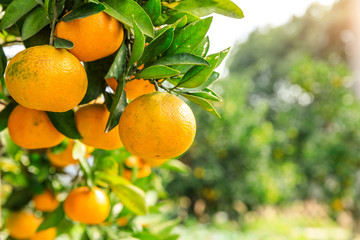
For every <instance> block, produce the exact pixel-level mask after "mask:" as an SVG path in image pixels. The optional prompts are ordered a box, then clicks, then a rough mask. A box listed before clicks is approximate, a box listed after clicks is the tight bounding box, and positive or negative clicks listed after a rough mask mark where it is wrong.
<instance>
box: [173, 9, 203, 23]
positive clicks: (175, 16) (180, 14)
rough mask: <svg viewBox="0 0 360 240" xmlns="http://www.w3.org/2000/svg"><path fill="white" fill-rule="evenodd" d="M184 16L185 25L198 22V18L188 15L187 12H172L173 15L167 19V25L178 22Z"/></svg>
mask: <svg viewBox="0 0 360 240" xmlns="http://www.w3.org/2000/svg"><path fill="white" fill-rule="evenodd" d="M184 16H186V19H187V23H188V24H189V23H193V22H196V21H198V20H200V18H199V17H197V16H195V15H193V14H191V13H188V12H177V11H176V12H174V14H173V15H171V16H170V17H169V19H168V20H167V21H166V23H167V24H173V23H174V22H176V21H178V20H179V19H181V18H183V17H184Z"/></svg>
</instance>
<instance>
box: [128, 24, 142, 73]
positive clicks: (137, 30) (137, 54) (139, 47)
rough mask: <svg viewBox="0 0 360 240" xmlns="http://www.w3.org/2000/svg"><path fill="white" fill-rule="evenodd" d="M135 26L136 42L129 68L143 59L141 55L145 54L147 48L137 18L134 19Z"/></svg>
mask: <svg viewBox="0 0 360 240" xmlns="http://www.w3.org/2000/svg"><path fill="white" fill-rule="evenodd" d="M133 25H134V33H135V41H134V45H133V47H132V50H131V57H130V60H129V65H128V66H129V67H130V66H132V65H133V64H134V63H135V62H136V61H138V60H139V59H140V58H141V55H142V54H143V52H144V48H145V36H144V34H143V33H142V31H141V29H140V28H139V25H138V24H137V23H136V21H135V18H133Z"/></svg>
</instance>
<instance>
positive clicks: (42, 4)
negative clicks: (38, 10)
mask: <svg viewBox="0 0 360 240" xmlns="http://www.w3.org/2000/svg"><path fill="white" fill-rule="evenodd" d="M35 1H36V2H37V3H38V4H40V5H41V6H44V2H43V1H42V0H35Z"/></svg>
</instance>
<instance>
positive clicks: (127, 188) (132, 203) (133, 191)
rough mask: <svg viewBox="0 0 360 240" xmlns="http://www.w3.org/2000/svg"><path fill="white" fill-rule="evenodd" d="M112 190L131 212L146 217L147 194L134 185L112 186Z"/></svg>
mask: <svg viewBox="0 0 360 240" xmlns="http://www.w3.org/2000/svg"><path fill="white" fill-rule="evenodd" d="M110 188H111V190H112V191H113V192H114V194H115V195H116V196H117V197H118V199H119V200H120V201H121V202H122V204H124V206H125V207H127V208H128V209H129V210H130V211H132V212H134V213H135V214H137V215H145V214H147V212H148V207H147V205H146V199H145V193H144V191H143V190H142V189H140V188H138V187H136V186H134V185H132V184H128V185H110Z"/></svg>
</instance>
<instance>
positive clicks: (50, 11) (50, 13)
mask: <svg viewBox="0 0 360 240" xmlns="http://www.w3.org/2000/svg"><path fill="white" fill-rule="evenodd" d="M55 1H56V0H45V1H44V9H43V10H44V12H45V16H46V18H47V20H48V21H49V23H50V24H51V23H52V21H53V19H54V17H55V16H54V4H55ZM64 7H65V0H61V1H58V2H57V16H59V15H60V14H61V13H62V11H63V10H64Z"/></svg>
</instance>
